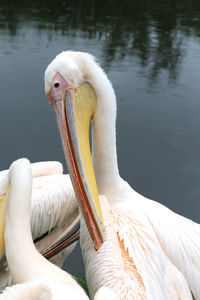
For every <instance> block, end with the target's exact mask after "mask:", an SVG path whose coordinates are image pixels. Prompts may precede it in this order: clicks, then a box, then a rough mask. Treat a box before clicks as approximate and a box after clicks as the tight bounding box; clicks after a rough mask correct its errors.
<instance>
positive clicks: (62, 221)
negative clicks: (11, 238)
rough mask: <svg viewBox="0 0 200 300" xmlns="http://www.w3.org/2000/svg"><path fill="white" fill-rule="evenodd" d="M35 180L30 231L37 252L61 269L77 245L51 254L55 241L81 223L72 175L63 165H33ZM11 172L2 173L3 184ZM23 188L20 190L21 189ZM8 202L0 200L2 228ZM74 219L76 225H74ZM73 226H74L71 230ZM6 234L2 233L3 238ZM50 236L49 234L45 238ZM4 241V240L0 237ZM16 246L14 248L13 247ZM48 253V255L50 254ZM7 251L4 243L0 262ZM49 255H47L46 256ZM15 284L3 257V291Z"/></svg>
mask: <svg viewBox="0 0 200 300" xmlns="http://www.w3.org/2000/svg"><path fill="white" fill-rule="evenodd" d="M31 169H32V176H33V192H32V201H31V230H32V235H33V239H34V240H35V241H36V243H35V244H36V247H37V249H38V250H39V251H40V252H41V253H43V254H45V256H46V257H52V258H50V261H51V262H53V263H55V264H57V265H58V266H59V267H62V264H63V261H64V259H65V258H66V257H67V256H68V255H69V254H70V253H71V251H72V250H73V249H74V247H75V245H76V242H75V243H73V244H72V245H70V246H69V247H68V248H66V249H64V250H62V251H61V252H60V253H58V254H57V255H55V256H53V254H52V255H49V254H48V253H50V254H51V253H52V251H53V248H51V245H52V246H54V244H55V242H56V239H58V240H59V238H60V235H61V233H62V234H63V231H65V233H68V231H70V230H72V229H73V225H77V223H78V221H79V211H78V207H77V201H76V199H75V197H74V192H73V188H72V185H71V181H70V178H69V175H64V174H63V167H62V164H61V163H60V162H56V161H49V162H37V163H32V164H31ZM7 173H8V170H5V171H1V172H0V195H1V194H2V191H1V183H2V180H3V178H4V175H5V174H7ZM19 188H20V187H19ZM5 204H6V202H5V201H2V196H0V228H2V229H3V228H4V226H5V213H6V205H5ZM72 219H74V220H73V222H72ZM71 225H72V226H71ZM3 232H4V231H2V234H3ZM46 233H48V234H46ZM0 237H1V236H0ZM13 245H14V244H13ZM47 249H48V251H47ZM3 251H4V240H3V239H2V243H0V258H1V256H2V254H3ZM47 254H48V255H47ZM11 284H12V277H11V276H10V273H9V269H8V268H7V262H6V260H5V259H4V256H3V257H2V259H1V260H0V290H2V289H4V288H5V287H6V286H8V285H11Z"/></svg>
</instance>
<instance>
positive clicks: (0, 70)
mask: <svg viewBox="0 0 200 300" xmlns="http://www.w3.org/2000/svg"><path fill="white" fill-rule="evenodd" d="M67 49H71V50H80V51H87V52H90V53H92V54H93V55H95V56H96V57H97V58H98V60H99V61H100V63H101V65H102V67H103V68H104V69H105V70H106V71H107V73H108V76H109V78H110V79H111V81H112V82H113V86H114V88H115V91H116V94H117V99H118V120H117V144H118V159H119V167H120V173H121V176H122V177H123V178H124V179H126V180H127V181H128V182H129V183H130V184H131V185H132V187H134V188H135V189H136V190H137V191H138V192H140V193H141V194H143V195H145V196H147V197H149V198H152V199H154V200H157V201H159V202H161V203H163V204H164V205H166V206H168V207H169V208H171V209H173V210H174V211H176V212H178V213H180V214H182V215H184V216H186V217H188V218H191V219H193V220H194V221H196V222H200V5H199V1H197V0H196V1H195V0H194V1H191V0H190V1H188V0H182V1H181V0H179V1H178V0H177V1H175V0H173V1H172V0H171V1H170V0H169V1H161V0H159V1H158V0H151V1H150V0H149V1H148V0H140V1H134V0H130V1H126V0H124V1H119V0H118V1H117V0H113V1H108V0H106V1H92V0H90V1H78V0H76V1H71V2H70V1H64V0H63V1H52V0H48V1H47V0H46V1H45V0H43V1H39V0H35V1H30V0H24V1H23V0H18V1H14V0H12V1H11V0H10V1H9V0H1V1H0V92H1V93H0V97H1V109H0V137H1V143H0V147H1V156H0V168H1V169H5V168H7V167H8V166H9V164H10V163H11V162H12V161H13V160H15V159H17V158H19V157H24V156H25V157H28V158H29V159H30V160H31V161H32V162H34V161H41V160H59V161H61V162H63V163H64V157H63V151H62V148H61V143H60V137H59V133H58V130H57V126H56V121H55V117H54V113H53V111H52V108H51V107H50V105H49V104H48V103H47V100H46V98H45V95H44V83H43V73H44V70H45V68H46V66H47V64H48V63H49V62H50V61H51V60H52V59H53V58H54V57H55V55H56V54H58V53H59V52H61V51H62V50H67ZM66 266H67V269H68V270H69V271H70V272H72V273H76V272H79V273H80V274H83V266H82V262H81V257H80V249H79V248H77V249H76V251H75V252H74V253H73V254H72V255H71V256H70V257H69V258H68V260H67V261H66Z"/></svg>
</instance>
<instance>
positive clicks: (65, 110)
mask: <svg viewBox="0 0 200 300" xmlns="http://www.w3.org/2000/svg"><path fill="white" fill-rule="evenodd" d="M45 91H46V94H47V97H48V100H49V102H50V103H51V104H53V106H54V108H55V111H56V115H57V121H58V126H59V129H60V134H61V138H62V142H63V148H64V152H65V156H66V159H67V163H68V168H69V171H70V175H71V178H72V183H73V187H74V189H75V192H76V196H77V199H78V200H79V204H80V207H81V211H82V216H83V218H84V219H83V218H82V219H81V224H82V226H81V247H82V252H83V258H84V261H85V267H86V278H87V283H88V287H89V291H90V295H91V297H92V298H93V297H94V294H95V292H96V290H97V289H98V288H99V287H101V286H108V287H111V288H113V290H114V291H115V292H116V293H117V294H118V296H119V297H120V299H148V300H151V299H152V300H153V299H154V300H162V299H173V300H176V299H182V300H184V299H187V300H188V299H192V295H191V292H190V291H192V293H193V295H194V297H195V299H196V300H199V299H200V285H199V279H200V226H199V224H196V223H194V222H192V221H190V220H188V219H186V218H184V217H182V216H180V215H178V214H175V213H174V212H172V211H171V210H169V209H167V208H166V207H165V206H163V205H161V204H159V203H157V202H155V201H152V200H149V199H147V198H145V197H143V196H142V195H140V194H138V193H137V192H136V191H134V190H133V189H132V188H131V187H130V186H129V184H128V183H127V182H125V181H124V180H123V179H122V178H121V177H120V175H119V171H118V163H117V152H116V133H115V121H116V97H115V93H114V90H113V88H112V85H111V83H110V81H109V80H108V78H107V76H106V75H105V73H104V72H103V70H102V69H101V68H100V67H99V66H98V64H97V63H96V62H95V60H94V58H93V57H92V56H91V55H89V54H87V53H81V52H72V51H66V52H62V53H61V54H59V55H58V56H57V57H56V58H55V59H54V60H53V61H52V62H51V63H50V65H49V66H48V67H47V70H46V72H45ZM90 120H92V121H91V124H92V159H91V155H90V146H89V126H90ZM98 194H103V195H104V196H105V197H106V198H99V197H98ZM102 199H104V200H102ZM85 224H86V225H87V228H86V225H85ZM110 233H112V234H111V236H110V238H109V234H110ZM95 248H96V249H95ZM111 262H112V263H111ZM118 271H119V272H118Z"/></svg>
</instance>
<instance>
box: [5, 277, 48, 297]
mask: <svg viewBox="0 0 200 300" xmlns="http://www.w3.org/2000/svg"><path fill="white" fill-rule="evenodd" d="M12 299H15V300H27V299H28V300H36V299H43V300H51V299H52V293H51V291H50V289H49V287H48V286H47V285H45V284H44V283H43V282H40V281H29V282H26V283H23V284H16V285H13V286H11V287H7V288H6V289H5V290H4V291H3V293H2V294H0V300H12Z"/></svg>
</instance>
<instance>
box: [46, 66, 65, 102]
mask: <svg viewBox="0 0 200 300" xmlns="http://www.w3.org/2000/svg"><path fill="white" fill-rule="evenodd" d="M68 86H69V85H68V84H67V82H66V80H65V79H64V78H63V76H62V75H60V73H58V72H57V73H56V75H55V76H54V77H53V79H52V82H51V89H50V91H49V92H48V93H47V98H48V101H49V102H50V104H55V102H57V101H60V100H62V99H63V97H64V94H65V91H66V88H67V87H68Z"/></svg>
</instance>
